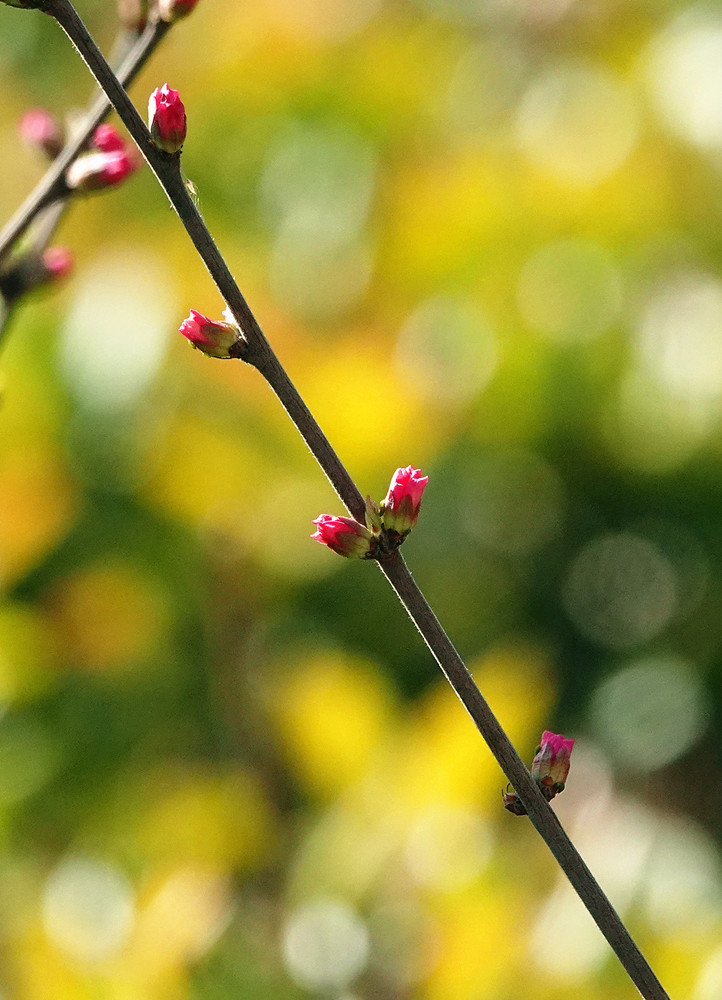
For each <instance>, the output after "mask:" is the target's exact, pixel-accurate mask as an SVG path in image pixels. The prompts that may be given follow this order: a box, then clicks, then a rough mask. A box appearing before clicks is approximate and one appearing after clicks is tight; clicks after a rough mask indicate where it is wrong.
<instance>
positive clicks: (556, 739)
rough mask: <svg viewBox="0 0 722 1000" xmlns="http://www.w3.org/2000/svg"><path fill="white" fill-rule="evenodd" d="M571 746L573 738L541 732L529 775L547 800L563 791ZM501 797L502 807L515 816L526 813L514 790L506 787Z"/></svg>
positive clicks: (547, 731)
mask: <svg viewBox="0 0 722 1000" xmlns="http://www.w3.org/2000/svg"><path fill="white" fill-rule="evenodd" d="M573 747H574V740H570V739H567V738H566V737H565V736H559V735H558V734H557V733H552V732H550V731H549V730H548V729H545V730H544V732H543V733H542V738H541V744H540V745H539V746H538V747H537V751H536V754H535V756H534V760H533V761H532V764H531V776H532V778H533V779H534V781H535V782H536V783H537V785H538V786H539V788H540V789H541V793H542V795H543V796H544V798H545V799H546V800H547V802H551V800H552V799H553V798H554V796H555V795H558V794H559V792H563V791H564V787H565V785H566V781H567V775H568V774H569V764H570V757H571V754H572V748H573ZM502 799H503V802H504V808H505V809H508V810H509V812H512V813H514V814H515V815H516V816H525V815H526V809H525V808H524V806H523V804H522V802H521V801H520V799H519V796H518V795H517V794H516V792H515V791H513V790H511V791H510V790H509V789H508V788H507V791H506V792H504V793H503V795H502Z"/></svg>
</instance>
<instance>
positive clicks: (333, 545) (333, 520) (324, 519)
mask: <svg viewBox="0 0 722 1000" xmlns="http://www.w3.org/2000/svg"><path fill="white" fill-rule="evenodd" d="M313 523H314V524H315V525H316V530H315V532H314V533H313V534H312V535H311V538H313V540H314V541H315V542H322V543H323V544H324V545H328V547H329V548H330V549H333V551H334V552H338V554H339V555H340V556H346V557H347V558H348V559H369V558H370V557H371V556H372V555H373V553H374V550H375V548H376V539H375V538H374V536H373V535H372V534H371V532H370V531H369V529H368V528H367V527H365V526H364V525H363V524H359V523H358V521H354V520H353V518H350V517H334V515H333V514H321V515H320V516H319V517H317V518H316V520H315V521H314V522H313Z"/></svg>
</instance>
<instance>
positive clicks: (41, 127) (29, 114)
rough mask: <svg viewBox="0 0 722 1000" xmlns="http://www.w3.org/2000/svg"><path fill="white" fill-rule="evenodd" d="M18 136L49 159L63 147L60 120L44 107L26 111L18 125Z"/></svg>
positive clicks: (63, 137)
mask: <svg viewBox="0 0 722 1000" xmlns="http://www.w3.org/2000/svg"><path fill="white" fill-rule="evenodd" d="M18 128H19V131H20V138H21V139H22V140H23V142H24V143H25V144H26V145H27V146H31V147H32V148H34V149H39V150H40V151H41V152H43V153H45V155H46V156H47V157H48V159H50V160H54V159H55V157H56V156H57V155H58V153H59V152H60V150H61V149H62V148H63V142H64V141H65V136H64V134H63V129H62V128H61V125H60V122H59V121H58V119H57V118H56V117H55V115H51V114H50V112H49V111H46V110H45V108H34V109H33V110H32V111H26V112H25V114H24V115H23V116H22V118H21V119H20V124H19V126H18Z"/></svg>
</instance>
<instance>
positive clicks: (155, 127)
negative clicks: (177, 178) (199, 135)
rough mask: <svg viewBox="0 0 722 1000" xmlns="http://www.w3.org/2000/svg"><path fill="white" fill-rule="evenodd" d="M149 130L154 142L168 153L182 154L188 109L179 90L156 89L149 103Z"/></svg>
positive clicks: (166, 86)
mask: <svg viewBox="0 0 722 1000" xmlns="http://www.w3.org/2000/svg"><path fill="white" fill-rule="evenodd" d="M148 128H149V129H150V134H151V136H152V138H153V142H154V143H155V144H156V146H158V148H159V149H162V150H164V151H165V152H166V153H178V152H180V149H181V147H182V146H183V143H184V142H185V137H186V109H185V108H184V107H183V102H182V101H181V99H180V95H179V94H178V91H177V90H171V88H170V87H169V86H168V84H167V83H164V84H163V86H162V87H156V89H155V90H154V91H153V93H152V94H151V95H150V99H149V101H148Z"/></svg>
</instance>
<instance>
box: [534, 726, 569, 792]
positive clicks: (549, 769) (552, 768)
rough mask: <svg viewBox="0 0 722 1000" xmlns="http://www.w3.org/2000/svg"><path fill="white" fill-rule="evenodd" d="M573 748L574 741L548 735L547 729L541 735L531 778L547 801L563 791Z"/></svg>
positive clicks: (551, 734) (555, 735)
mask: <svg viewBox="0 0 722 1000" xmlns="http://www.w3.org/2000/svg"><path fill="white" fill-rule="evenodd" d="M573 746H574V740H568V739H566V738H565V737H564V736H558V735H557V734H556V733H550V732H549V730H548V729H545V730H544V732H543V733H542V738H541V746H540V747H539V749H538V750H537V752H536V756H535V757H534V760H533V761H532V765H531V776H532V778H533V779H534V781H536V783H537V785H539V788H541V790H542V793H543V795H544V798H545V799H547V801H549V800H551V799H553V798H554V796H555V795H558V794H559V792H562V791H564V785H565V784H566V780H567V775H568V774H569V758H570V756H571V752H572V748H573Z"/></svg>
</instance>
